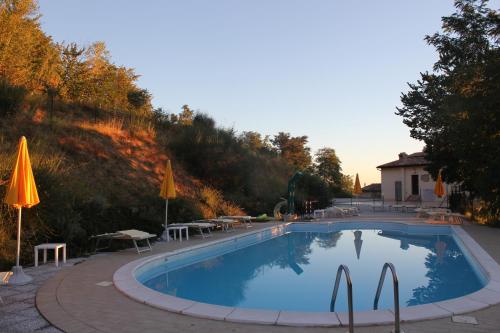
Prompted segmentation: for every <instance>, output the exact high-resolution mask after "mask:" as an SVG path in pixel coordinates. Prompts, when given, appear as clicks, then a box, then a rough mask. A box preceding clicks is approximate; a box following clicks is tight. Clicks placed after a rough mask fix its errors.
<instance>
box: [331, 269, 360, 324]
mask: <svg viewBox="0 0 500 333" xmlns="http://www.w3.org/2000/svg"><path fill="white" fill-rule="evenodd" d="M342 271H344V273H345V280H346V282H347V301H348V307H349V333H353V332H354V312H353V306H352V281H351V274H350V273H349V268H347V266H346V265H340V266H339V268H338V269H337V277H336V278H335V287H334V288H333V293H332V300H331V302H330V311H331V312H334V311H335V301H336V300H337V292H338V291H339V284H340V278H341V276H342Z"/></svg>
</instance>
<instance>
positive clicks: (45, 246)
mask: <svg viewBox="0 0 500 333" xmlns="http://www.w3.org/2000/svg"><path fill="white" fill-rule="evenodd" d="M59 249H62V250H63V263H66V243H46V244H40V245H37V246H35V267H38V250H43V263H44V264H45V263H46V262H47V250H54V258H55V263H56V267H59Z"/></svg>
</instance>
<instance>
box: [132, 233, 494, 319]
mask: <svg viewBox="0 0 500 333" xmlns="http://www.w3.org/2000/svg"><path fill="white" fill-rule="evenodd" d="M460 244H461V241H460V240H459V239H457V238H455V236H454V235H453V232H452V230H451V229H450V228H449V227H444V226H441V227H428V226H427V227H426V226H422V227H419V226H412V227H408V226H405V225H402V224H394V223H369V224H368V223H336V224H332V225H327V226H325V225H323V226H318V225H315V226H314V225H311V224H309V225H307V224H292V225H290V226H288V227H285V228H275V229H273V230H268V231H266V232H257V233H254V234H253V235H251V236H247V237H243V238H239V239H238V238H237V239H235V240H231V241H227V242H223V243H221V244H218V245H216V246H209V247H206V248H201V249H198V250H195V251H189V252H186V253H182V254H179V255H174V256H171V257H169V258H168V259H167V260H166V261H165V259H163V260H158V261H155V262H152V263H150V264H148V265H146V266H145V267H143V268H141V269H139V270H138V271H137V272H136V278H137V279H138V280H139V281H140V282H141V283H143V284H144V285H146V286H147V287H149V288H152V289H154V290H157V291H160V292H162V293H165V294H169V295H173V296H177V297H182V298H186V299H190V300H195V301H198V302H204V303H211V304H217V305H225V306H236V307H244V308H258V309H274V310H289V311H330V299H331V294H332V289H333V285H334V281H335V274H336V271H337V268H338V266H339V265H340V264H346V265H347V266H348V267H349V269H350V272H351V278H352V283H353V291H354V292H353V296H354V308H355V310H357V311H360V310H370V309H372V308H373V299H374V296H375V291H376V289H377V284H378V280H379V276H380V271H381V269H382V266H383V264H384V263H385V262H392V263H393V264H394V265H395V267H396V270H397V274H398V276H399V281H400V303H401V306H412V305H417V304H425V303H432V302H437V301H442V300H446V299H451V298H456V297H460V296H463V295H465V294H469V293H471V292H474V291H476V290H478V289H480V288H482V287H483V286H484V285H485V283H486V280H485V278H484V275H483V274H482V273H481V270H480V269H479V268H478V267H479V266H478V265H477V263H475V261H474V260H473V259H471V256H470V255H468V254H467V253H464V252H466V251H465V250H463V246H461V245H460ZM392 303H393V296H392V279H391V277H390V274H387V278H386V280H385V283H384V289H383V292H382V296H381V298H380V303H379V309H385V308H392V307H393V305H392ZM335 310H336V311H346V310H347V293H346V287H345V280H344V278H342V281H341V287H340V290H339V295H338V298H337V305H336V307H335Z"/></svg>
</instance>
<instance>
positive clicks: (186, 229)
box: [167, 225, 189, 242]
mask: <svg viewBox="0 0 500 333" xmlns="http://www.w3.org/2000/svg"><path fill="white" fill-rule="evenodd" d="M170 230H173V231H174V240H177V231H179V240H180V241H181V242H182V230H185V231H186V240H189V231H188V227H187V226H184V225H176V226H167V242H168V241H170Z"/></svg>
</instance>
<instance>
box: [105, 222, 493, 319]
mask: <svg viewBox="0 0 500 333" xmlns="http://www.w3.org/2000/svg"><path fill="white" fill-rule="evenodd" d="M345 222H347V223H349V222H351V223H352V222H354V221H352V220H335V221H322V222H314V223H317V224H334V223H335V224H336V223H345ZM363 222H365V221H363ZM293 223H294V222H291V223H287V224H283V225H277V226H271V227H268V228H265V229H261V230H258V231H250V232H246V233H243V234H238V235H235V236H230V237H227V238H224V239H221V240H215V241H211V242H207V243H204V244H199V245H194V246H190V247H186V248H182V249H179V250H175V251H170V252H164V253H162V254H157V255H153V256H149V257H146V258H141V259H138V260H134V261H132V262H129V263H127V264H126V265H124V266H122V267H120V268H119V269H118V270H116V271H115V273H114V275H113V282H114V285H115V287H116V288H117V289H118V290H119V291H120V292H122V293H123V294H125V295H126V296H128V297H130V298H132V299H134V300H136V301H138V302H140V303H143V304H147V305H149V306H153V307H155V308H159V309H162V310H167V311H170V312H174V313H180V314H184V315H189V316H194V317H199V318H205V319H213V320H224V321H230V322H237V323H253V324H265V325H284V326H312V327H317V326H327V327H338V326H347V325H348V315H347V313H346V312H339V313H337V312H292V311H279V310H259V309H246V308H238V307H227V306H220V305H214V304H207V303H201V302H196V301H191V300H187V299H183V298H179V297H174V296H171V295H166V294H163V293H160V292H158V291H155V290H152V289H150V288H148V287H146V286H144V285H142V284H141V283H140V282H139V281H137V280H136V278H135V276H134V273H135V271H136V269H138V268H140V267H141V266H143V265H145V264H147V263H149V262H151V261H154V260H157V259H159V258H164V257H168V256H171V255H175V254H179V253H183V252H187V251H192V250H195V249H199V248H203V247H208V246H211V245H213V244H218V243H221V242H226V241H229V240H231V239H235V238H240V237H244V236H247V235H251V234H254V233H257V232H263V231H266V230H272V229H273V228H285V227H286V226H287V225H289V224H293ZM308 223H310V222H308ZM389 223H398V224H405V225H420V226H422V224H421V223H411V222H408V221H390V222H389ZM425 226H426V227H429V228H433V227H442V225H425ZM449 227H450V228H451V229H452V231H453V233H454V234H455V235H456V236H458V237H459V239H460V240H461V242H462V243H463V245H464V246H465V247H466V248H467V250H468V252H469V253H470V255H472V256H473V257H474V259H475V260H476V262H477V263H478V264H479V266H480V268H481V270H482V271H483V273H484V275H485V277H486V279H487V280H488V282H487V284H486V285H485V286H484V287H483V288H481V289H480V290H478V291H476V292H474V293H471V294H467V295H465V296H462V297H458V298H454V299H450V300H446V301H441V302H435V303H429V304H423V305H416V306H411V307H403V308H401V310H400V318H401V322H412V321H420V320H430V319H438V318H444V317H449V316H452V315H459V314H464V313H468V312H472V311H477V310H481V309H484V308H487V307H490V306H492V305H495V304H500V265H499V264H498V263H497V262H496V261H495V260H494V259H493V258H492V257H491V256H490V255H489V254H488V253H487V252H486V251H485V250H484V249H483V248H482V247H481V246H480V245H479V244H478V243H477V242H476V241H475V240H474V239H473V238H472V237H471V236H470V235H469V234H467V232H465V231H464V230H463V229H462V228H461V227H460V226H456V225H452V226H449ZM393 322H394V312H393V311H392V310H371V311H356V312H354V325H355V326H371V325H388V324H392V323H393Z"/></svg>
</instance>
